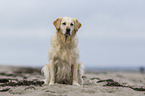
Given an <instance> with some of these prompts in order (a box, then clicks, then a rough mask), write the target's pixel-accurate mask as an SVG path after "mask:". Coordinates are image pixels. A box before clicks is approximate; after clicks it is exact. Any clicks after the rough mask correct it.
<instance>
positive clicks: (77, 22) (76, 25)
mask: <svg viewBox="0 0 145 96" xmlns="http://www.w3.org/2000/svg"><path fill="white" fill-rule="evenodd" d="M74 20H75V24H74V30H75V32H77V31H78V29H79V28H80V27H81V23H80V22H79V21H78V20H77V19H76V18H74Z"/></svg>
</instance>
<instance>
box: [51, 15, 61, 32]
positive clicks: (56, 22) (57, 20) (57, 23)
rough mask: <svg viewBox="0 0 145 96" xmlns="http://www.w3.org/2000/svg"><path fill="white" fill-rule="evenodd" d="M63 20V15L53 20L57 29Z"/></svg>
mask: <svg viewBox="0 0 145 96" xmlns="http://www.w3.org/2000/svg"><path fill="white" fill-rule="evenodd" d="M61 20H62V17H59V18H57V19H56V20H55V21H54V22H53V25H54V26H55V28H56V30H59V29H60V24H61Z"/></svg>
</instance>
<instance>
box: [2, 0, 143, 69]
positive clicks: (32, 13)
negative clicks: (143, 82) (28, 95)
mask: <svg viewBox="0 0 145 96" xmlns="http://www.w3.org/2000/svg"><path fill="white" fill-rule="evenodd" d="M144 5H145V0H70V1H69V0H0V65H13V66H14V65H17V66H43V65H44V64H46V63H48V48H49V46H50V38H51V36H52V35H53V34H54V33H55V32H56V30H55V27H54V26H53V21H54V20H56V19H57V18H58V17H64V16H66V17H75V18H77V19H78V20H79V22H81V23H82V27H81V28H80V29H79V31H78V32H77V35H78V37H79V49H80V61H81V62H82V63H83V64H84V66H86V67H140V66H145V10H144V9H145V6H144Z"/></svg>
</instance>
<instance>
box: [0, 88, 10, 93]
mask: <svg viewBox="0 0 145 96" xmlns="http://www.w3.org/2000/svg"><path fill="white" fill-rule="evenodd" d="M9 90H10V88H5V89H2V90H0V92H6V91H9Z"/></svg>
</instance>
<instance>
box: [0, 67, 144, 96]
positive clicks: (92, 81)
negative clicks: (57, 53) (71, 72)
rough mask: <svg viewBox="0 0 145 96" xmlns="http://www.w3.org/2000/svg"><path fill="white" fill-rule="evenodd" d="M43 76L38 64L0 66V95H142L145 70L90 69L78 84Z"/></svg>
mask: <svg viewBox="0 0 145 96" xmlns="http://www.w3.org/2000/svg"><path fill="white" fill-rule="evenodd" d="M43 79H44V78H43V75H41V73H40V69H39V68H26V67H13V66H0V96H145V73H139V72H131V71H130V72H127V71H126V72H121V71H120V72H90V71H89V72H86V73H85V74H84V76H83V79H84V84H83V85H81V86H73V85H65V84H55V85H53V86H47V85H44V82H43Z"/></svg>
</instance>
